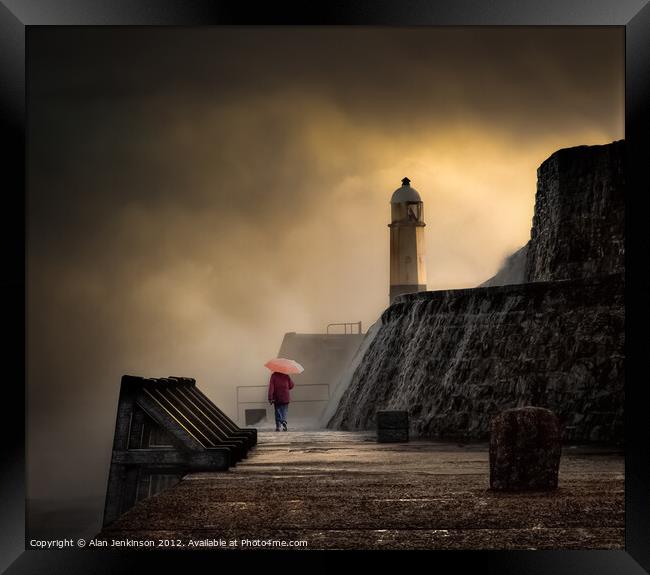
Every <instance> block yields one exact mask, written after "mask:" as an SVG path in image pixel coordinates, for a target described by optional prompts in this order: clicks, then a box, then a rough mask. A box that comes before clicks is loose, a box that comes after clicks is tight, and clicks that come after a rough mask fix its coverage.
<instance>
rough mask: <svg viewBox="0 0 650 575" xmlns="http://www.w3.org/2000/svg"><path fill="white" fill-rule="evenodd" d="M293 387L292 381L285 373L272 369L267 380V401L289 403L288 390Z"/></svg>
mask: <svg viewBox="0 0 650 575" xmlns="http://www.w3.org/2000/svg"><path fill="white" fill-rule="evenodd" d="M290 389H293V381H291V378H290V377H289V376H288V375H287V374H286V373H280V372H279V371H274V372H273V373H272V374H271V381H269V401H275V403H289V401H290V396H289V390H290Z"/></svg>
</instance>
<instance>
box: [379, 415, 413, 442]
mask: <svg viewBox="0 0 650 575" xmlns="http://www.w3.org/2000/svg"><path fill="white" fill-rule="evenodd" d="M408 440H409V414H408V411H378V412H377V442H378V443H392V442H404V441H408Z"/></svg>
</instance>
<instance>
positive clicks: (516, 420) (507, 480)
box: [490, 407, 562, 491]
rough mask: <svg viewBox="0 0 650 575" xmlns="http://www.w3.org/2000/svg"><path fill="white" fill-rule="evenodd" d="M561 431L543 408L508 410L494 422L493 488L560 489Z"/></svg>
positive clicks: (557, 422) (491, 442) (491, 456)
mask: <svg viewBox="0 0 650 575" xmlns="http://www.w3.org/2000/svg"><path fill="white" fill-rule="evenodd" d="M561 435H562V434H561V429H560V423H559V421H558V418H557V417H556V416H555V414H554V413H553V412H552V411H551V410H549V409H545V408H543V407H517V408H514V409H506V410H505V411H503V412H502V413H500V414H499V415H498V416H496V417H495V418H494V419H493V420H492V422H491V429H490V489H497V490H504V491H523V490H531V491H532V490H550V489H557V482H558V470H559V467H560V455H561V453H562V443H561Z"/></svg>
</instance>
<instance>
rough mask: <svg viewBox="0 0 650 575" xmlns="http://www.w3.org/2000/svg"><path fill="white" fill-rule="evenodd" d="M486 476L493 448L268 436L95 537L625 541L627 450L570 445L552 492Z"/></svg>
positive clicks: (361, 543)
mask: <svg viewBox="0 0 650 575" xmlns="http://www.w3.org/2000/svg"><path fill="white" fill-rule="evenodd" d="M488 481H489V466H488V449H487V445H486V444H472V445H458V444H455V443H441V442H431V441H411V442H410V443H395V444H378V443H376V442H375V436H374V434H373V433H351V432H332V431H313V432H309V431H295V432H292V431H289V432H286V433H283V432H280V433H275V432H260V433H259V441H258V445H257V446H256V447H255V448H253V449H252V450H251V452H250V453H249V456H248V458H247V459H245V460H243V461H241V462H240V463H238V464H237V465H236V467H233V468H231V469H230V470H228V471H226V472H204V473H192V474H189V475H186V476H185V478H184V479H183V480H182V481H181V482H180V483H179V484H177V485H176V486H174V487H171V488H169V489H167V490H165V491H163V492H161V493H159V494H158V495H156V496H154V497H151V498H149V499H146V500H144V501H141V502H140V503H138V504H137V505H136V506H135V507H133V508H132V509H130V510H129V511H127V512H126V513H125V514H124V515H122V516H121V517H120V518H119V519H117V520H116V521H115V522H114V523H113V524H111V525H110V526H109V527H107V528H105V529H104V530H103V531H102V533H101V534H100V535H99V537H98V539H102V540H105V541H107V542H110V541H112V540H114V539H115V540H121V539H123V540H126V539H129V540H142V541H145V540H149V541H159V540H164V541H170V542H174V543H168V544H169V545H173V546H180V547H183V548H188V549H190V548H201V549H205V548H206V546H208V547H214V546H219V545H220V544H222V543H223V542H226V545H227V544H228V543H229V542H231V541H236V542H237V544H236V547H235V548H239V549H241V548H251V549H252V548H259V547H264V546H271V545H273V546H282V547H289V546H302V548H306V549H623V547H624V459H623V455H622V453H621V452H617V451H615V450H612V449H605V448H600V449H599V448H594V447H590V448H586V447H582V448H581V447H565V448H564V450H563V455H562V461H561V465H560V487H559V489H558V490H557V491H555V492H534V493H526V494H504V493H494V492H490V491H489V490H488ZM256 541H257V543H255V542H256ZM272 541H279V542H280V543H269V542H272ZM282 541H284V542H285V543H282ZM220 542H221V543H220ZM262 542H266V543H262ZM297 542H306V543H297ZM226 548H228V547H227V546H226ZM231 548H232V547H231Z"/></svg>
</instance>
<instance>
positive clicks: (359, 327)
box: [327, 321, 361, 335]
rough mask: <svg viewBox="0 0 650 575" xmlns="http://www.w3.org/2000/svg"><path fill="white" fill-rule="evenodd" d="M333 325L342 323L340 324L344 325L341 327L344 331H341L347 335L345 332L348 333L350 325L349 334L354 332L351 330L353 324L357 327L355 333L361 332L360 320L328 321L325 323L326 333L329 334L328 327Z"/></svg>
mask: <svg viewBox="0 0 650 575" xmlns="http://www.w3.org/2000/svg"><path fill="white" fill-rule="evenodd" d="M334 325H342V326H344V328H343V329H344V332H343V333H344V334H345V335H347V333H348V326H350V335H352V334H354V332H353V331H352V328H353V327H354V326H357V328H358V331H357V333H358V334H360V333H361V322H360V321H356V322H338V323H328V324H327V335H330V327H332V326H334Z"/></svg>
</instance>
